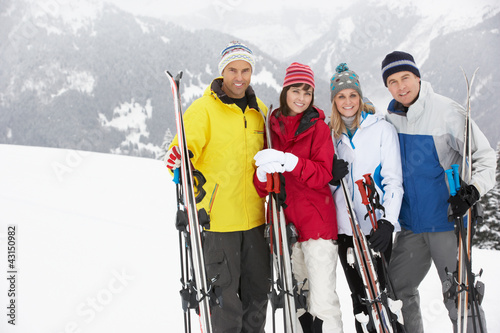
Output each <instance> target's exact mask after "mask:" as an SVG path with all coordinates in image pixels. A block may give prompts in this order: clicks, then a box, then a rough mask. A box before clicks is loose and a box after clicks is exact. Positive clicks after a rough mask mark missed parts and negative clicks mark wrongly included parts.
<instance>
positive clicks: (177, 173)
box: [172, 168, 181, 184]
mask: <svg viewBox="0 0 500 333" xmlns="http://www.w3.org/2000/svg"><path fill="white" fill-rule="evenodd" d="M180 174H181V170H180V168H177V169H175V170H174V179H172V181H173V182H174V183H176V184H179V183H180V181H179V180H180Z"/></svg>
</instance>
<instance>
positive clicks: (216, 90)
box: [207, 77, 259, 110]
mask: <svg viewBox="0 0 500 333" xmlns="http://www.w3.org/2000/svg"><path fill="white" fill-rule="evenodd" d="M222 82H223V81H222V77H218V78H216V79H215V80H213V81H212V84H211V85H210V88H209V89H207V91H208V90H210V94H211V95H212V96H214V97H217V98H219V99H220V101H221V102H222V103H224V104H234V101H233V99H232V98H231V97H229V96H228V95H226V93H225V92H224V90H222ZM245 96H246V97H247V100H248V107H249V108H251V109H255V110H259V105H258V104H257V96H255V91H254V90H253V88H252V87H251V86H248V88H247V90H246V91H245Z"/></svg>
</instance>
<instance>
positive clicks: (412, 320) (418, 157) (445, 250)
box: [382, 51, 496, 333]
mask: <svg viewBox="0 0 500 333" xmlns="http://www.w3.org/2000/svg"><path fill="white" fill-rule="evenodd" d="M382 77H383V80H384V84H385V86H386V87H387V88H388V89H389V92H390V93H391V94H392V97H393V98H394V99H393V100H392V101H391V102H390V104H389V107H388V115H387V120H388V121H389V122H390V123H392V124H393V125H394V126H395V127H396V130H397V132H398V136H399V141H400V149H401V163H402V169H403V187H404V197H403V202H402V206H401V211H400V215H399V222H400V224H401V228H402V230H401V232H399V233H398V234H397V236H396V240H395V243H394V249H393V253H392V258H391V262H390V265H389V274H390V277H391V279H392V282H393V284H394V289H395V292H396V294H397V297H398V298H399V299H401V300H402V301H403V317H404V321H405V327H406V329H407V332H412V333H419V332H423V331H424V329H423V323H422V315H421V312H420V298H419V293H418V286H419V285H420V283H421V282H422V280H423V279H424V278H425V276H426V275H427V272H428V271H429V269H430V267H431V263H432V262H434V265H435V266H436V269H437V272H438V274H439V278H440V279H441V282H442V283H443V282H445V281H446V280H447V278H448V277H447V274H446V269H448V271H450V272H454V271H455V270H456V267H457V252H458V250H457V249H458V247H457V244H458V243H457V236H456V234H455V231H454V223H451V222H449V221H448V207H449V206H450V203H451V212H452V215H453V216H461V215H463V214H464V213H465V212H466V211H467V209H468V208H470V207H471V206H472V205H473V204H474V203H475V202H476V201H477V200H479V198H480V196H482V195H484V194H485V193H486V192H488V191H489V190H490V189H491V188H492V187H493V186H494V184H495V167H496V158H495V152H494V150H493V149H492V148H491V147H490V144H489V142H488V140H487V139H486V137H485V136H484V134H483V133H482V132H481V130H480V129H479V128H478V126H477V125H476V123H475V122H473V121H471V126H472V129H471V133H470V135H472V140H471V141H472V146H471V152H472V178H471V182H470V184H468V185H465V186H466V188H465V190H466V191H467V192H468V193H469V194H470V195H469V196H468V198H467V200H460V199H456V198H454V199H453V200H451V201H449V199H450V194H449V193H450V192H449V189H448V185H447V181H446V175H445V170H447V169H450V168H451V165H452V164H459V165H461V164H462V152H463V146H464V128H465V115H466V113H465V110H464V108H463V107H462V106H460V105H459V104H457V103H455V102H454V101H452V100H451V99H449V98H446V97H444V96H441V95H439V94H436V93H435V92H434V91H433V90H432V87H431V85H430V83H428V82H425V81H422V80H421V79H420V71H419V69H418V67H417V65H416V64H415V61H414V59H413V57H412V56H411V55H410V54H408V53H405V52H400V51H394V52H392V53H390V54H388V55H387V56H386V57H385V59H384V60H383V61H382ZM461 176H462V179H468V176H467V175H465V176H464V175H461ZM449 202H450V203H449ZM445 306H446V308H447V309H448V315H449V317H450V319H451V321H452V323H453V326H454V330H455V331H456V329H457V328H456V324H457V309H456V306H455V301H454V300H451V299H447V300H445ZM480 312H481V314H482V316H481V317H482V319H483V320H482V321H483V327H484V329H485V330H484V331H485V332H486V323H485V321H484V313H483V311H482V309H481V310H480ZM469 315H470V314H469ZM472 322H473V320H472V319H471V320H468V332H472V331H473V326H472ZM476 324H477V322H476Z"/></svg>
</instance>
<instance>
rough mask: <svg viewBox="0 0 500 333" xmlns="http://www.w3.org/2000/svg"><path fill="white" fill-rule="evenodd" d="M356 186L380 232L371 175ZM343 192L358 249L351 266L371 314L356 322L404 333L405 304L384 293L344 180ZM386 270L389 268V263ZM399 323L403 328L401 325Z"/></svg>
mask: <svg viewBox="0 0 500 333" xmlns="http://www.w3.org/2000/svg"><path fill="white" fill-rule="evenodd" d="M332 139H333V142H335V137H334V135H333V131H332ZM356 183H357V185H358V187H359V190H360V193H361V196H362V198H363V204H365V205H366V206H367V211H368V213H367V216H370V218H371V219H372V225H373V226H374V229H376V226H377V222H376V217H375V209H381V205H380V203H379V205H376V204H375V205H374V203H376V199H375V201H372V200H369V199H368V198H375V196H376V194H375V193H376V189H375V187H374V184H373V179H371V177H370V176H369V175H365V182H363V180H359V181H357V182H356ZM340 189H341V191H342V193H343V196H344V199H345V203H346V209H347V214H348V217H349V222H350V223H351V228H352V239H353V245H354V248H350V249H348V253H347V256H348V262H349V263H350V264H351V265H352V266H355V267H356V268H357V270H358V273H359V275H360V276H361V279H362V281H363V285H364V287H365V295H366V299H364V300H362V301H363V302H364V303H365V305H366V306H367V310H368V315H366V314H364V313H358V314H357V315H356V316H355V317H356V320H357V321H358V322H359V323H360V324H361V327H362V328H363V331H364V332H365V333H368V329H369V327H368V325H369V323H370V319H371V322H372V324H373V326H374V329H375V331H376V332H377V333H394V332H400V331H402V330H404V328H403V326H402V325H403V317H402V315H401V314H400V310H401V307H402V302H401V301H400V300H392V299H391V298H389V296H388V295H387V292H386V291H385V290H382V289H381V287H380V283H379V278H378V275H377V270H376V267H375V257H374V253H373V252H372V250H371V249H370V247H369V245H368V241H367V240H366V237H365V235H364V233H363V230H362V229H361V225H360V224H359V222H358V219H357V218H356V214H355V212H354V205H353V203H352V199H351V193H350V191H349V188H348V187H347V185H346V184H345V181H344V179H341V180H340ZM384 266H385V267H386V263H385V262H384ZM385 273H386V275H385V277H386V280H387V284H388V285H389V284H390V282H389V276H388V275H387V272H385ZM397 322H399V323H400V324H401V325H398V323H397Z"/></svg>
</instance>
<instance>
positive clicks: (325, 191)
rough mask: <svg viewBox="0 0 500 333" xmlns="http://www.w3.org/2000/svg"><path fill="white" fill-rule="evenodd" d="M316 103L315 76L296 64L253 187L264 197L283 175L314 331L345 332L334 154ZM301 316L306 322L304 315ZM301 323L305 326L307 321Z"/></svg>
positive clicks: (297, 266)
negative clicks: (271, 181)
mask: <svg viewBox="0 0 500 333" xmlns="http://www.w3.org/2000/svg"><path fill="white" fill-rule="evenodd" d="M313 102H314V73H313V71H312V70H311V68H310V67H309V66H306V65H302V64H299V63H293V64H291V65H290V66H289V67H288V68H287V70H286V76H285V80H284V83H283V90H282V92H281V95H280V107H279V108H278V109H276V110H274V111H272V110H271V111H270V113H269V115H268V117H270V130H271V142H272V147H273V149H265V150H262V151H260V152H258V153H257V154H256V155H255V161H256V163H255V164H256V165H257V167H258V168H257V171H256V176H255V177H254V183H255V187H256V188H257V191H258V192H259V194H260V195H261V196H265V195H267V194H268V193H267V191H266V190H265V187H266V173H272V172H283V175H284V177H285V190H286V201H285V203H286V205H287V206H286V208H285V210H284V212H285V218H286V221H287V223H293V224H294V225H295V227H296V229H297V231H298V242H297V243H295V244H294V245H293V251H292V265H293V272H294V275H295V278H296V279H297V281H303V280H304V279H305V278H307V282H308V284H309V285H308V286H306V289H307V287H308V289H309V297H308V311H309V313H310V314H311V315H312V316H313V324H312V326H313V327H314V328H313V331H314V332H342V320H341V313H340V304H339V299H338V296H337V293H336V290H335V288H336V287H335V286H336V266H337V257H338V248H337V242H336V240H337V219H336V214H335V205H334V202H333V197H332V194H331V191H330V188H329V186H328V182H329V181H331V180H332V161H333V155H334V148H333V143H332V139H331V137H330V129H329V128H328V125H327V124H326V123H325V122H324V119H325V115H324V113H323V111H322V110H320V109H319V108H317V107H315V106H313ZM276 166H277V167H276ZM344 175H345V174H343V175H335V176H336V178H337V177H338V176H342V177H343V176H344ZM339 179H340V178H339ZM297 314H298V315H299V316H301V315H302V314H304V310H303V309H301V310H299V311H298V313H297ZM299 320H300V321H301V323H302V325H303V326H304V325H305V321H306V320H305V316H304V317H299ZM304 328H305V327H304ZM308 329H310V328H308ZM306 330H307V329H305V331H306Z"/></svg>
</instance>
